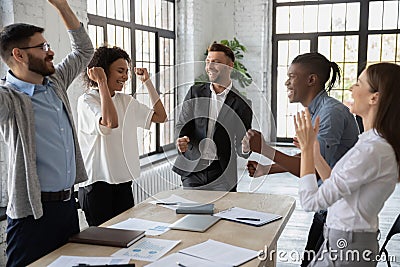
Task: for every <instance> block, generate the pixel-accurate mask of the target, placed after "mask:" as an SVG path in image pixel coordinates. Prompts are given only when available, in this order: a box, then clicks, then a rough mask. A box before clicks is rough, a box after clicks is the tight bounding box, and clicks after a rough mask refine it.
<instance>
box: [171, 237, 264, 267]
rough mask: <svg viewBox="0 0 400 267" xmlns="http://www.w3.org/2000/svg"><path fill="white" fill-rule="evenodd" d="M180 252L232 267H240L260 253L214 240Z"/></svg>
mask: <svg viewBox="0 0 400 267" xmlns="http://www.w3.org/2000/svg"><path fill="white" fill-rule="evenodd" d="M179 252H180V253H183V254H187V255H190V256H193V257H198V258H202V259H206V260H209V261H212V262H215V263H218V264H229V265H231V266H239V265H241V264H243V263H245V262H247V261H249V260H252V259H254V258H255V257H257V256H258V252H257V251H255V250H251V249H247V248H241V247H237V246H233V245H230V244H226V243H222V242H219V241H215V240H212V239H209V240H207V241H205V242H203V243H200V244H197V245H194V246H191V247H188V248H185V249H182V250H181V251H179Z"/></svg>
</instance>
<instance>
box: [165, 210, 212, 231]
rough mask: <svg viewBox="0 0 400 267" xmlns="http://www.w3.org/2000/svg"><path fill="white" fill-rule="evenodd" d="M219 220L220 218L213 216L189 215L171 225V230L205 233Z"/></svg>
mask: <svg viewBox="0 0 400 267" xmlns="http://www.w3.org/2000/svg"><path fill="white" fill-rule="evenodd" d="M219 220H220V218H218V217H214V216H212V215H200V214H188V215H186V216H185V217H183V218H181V219H179V220H177V221H176V222H174V223H173V224H171V225H170V226H169V228H171V229H174V230H186V231H194V232H204V231H206V230H207V229H208V228H210V227H211V226H212V225H214V224H215V223H216V222H218V221H219Z"/></svg>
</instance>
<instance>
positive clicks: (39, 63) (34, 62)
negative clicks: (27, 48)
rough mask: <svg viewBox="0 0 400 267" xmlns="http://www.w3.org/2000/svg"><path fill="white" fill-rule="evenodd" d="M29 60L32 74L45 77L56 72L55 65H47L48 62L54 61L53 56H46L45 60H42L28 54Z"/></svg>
mask: <svg viewBox="0 0 400 267" xmlns="http://www.w3.org/2000/svg"><path fill="white" fill-rule="evenodd" d="M28 59H29V64H28V69H29V70H30V71H32V72H35V73H38V74H41V75H42V76H43V77H44V76H49V75H51V74H53V73H54V72H55V69H54V66H53V64H51V66H50V67H49V66H48V65H47V61H49V60H53V56H46V57H45V58H44V59H40V58H37V57H34V56H33V55H31V54H28Z"/></svg>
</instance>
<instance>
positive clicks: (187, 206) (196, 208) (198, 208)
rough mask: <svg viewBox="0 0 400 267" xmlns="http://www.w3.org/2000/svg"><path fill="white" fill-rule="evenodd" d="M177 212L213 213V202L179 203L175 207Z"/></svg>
mask: <svg viewBox="0 0 400 267" xmlns="http://www.w3.org/2000/svg"><path fill="white" fill-rule="evenodd" d="M176 213H177V214H213V213H214V204H200V203H193V204H191V203H180V204H178V207H177V209H176Z"/></svg>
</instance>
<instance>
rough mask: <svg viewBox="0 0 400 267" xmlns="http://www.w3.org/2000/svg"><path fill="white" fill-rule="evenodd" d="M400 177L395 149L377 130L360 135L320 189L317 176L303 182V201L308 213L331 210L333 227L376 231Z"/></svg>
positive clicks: (301, 189) (327, 222) (301, 194)
mask: <svg viewBox="0 0 400 267" xmlns="http://www.w3.org/2000/svg"><path fill="white" fill-rule="evenodd" d="M398 177H399V166H398V163H397V161H396V155H395V152H394V150H393V148H392V146H391V145H390V144H389V143H388V142H387V141H386V140H385V139H384V138H382V137H380V136H379V135H378V134H377V133H376V131H375V130H369V131H366V132H364V133H363V134H361V135H360V136H359V140H358V142H357V143H356V144H355V145H354V147H353V148H352V149H350V150H349V151H348V152H347V153H346V154H345V155H344V156H343V157H342V158H341V159H340V160H339V161H338V162H337V163H336V165H335V167H334V168H333V169H332V172H331V176H330V177H329V179H327V180H325V181H324V183H323V184H322V185H321V186H320V187H319V188H318V185H317V181H316V177H315V174H308V175H305V176H303V177H302V178H301V179H300V186H299V195H300V202H301V205H302V206H303V209H305V210H306V211H318V210H323V209H326V208H328V216H327V219H326V225H327V226H328V227H329V228H332V229H337V230H341V231H367V232H375V231H377V230H378V227H379V221H378V214H379V212H380V211H381V210H382V208H383V205H384V203H385V201H386V200H387V199H388V198H389V196H390V195H391V194H392V193H393V191H394V189H395V186H396V182H397V179H398Z"/></svg>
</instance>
